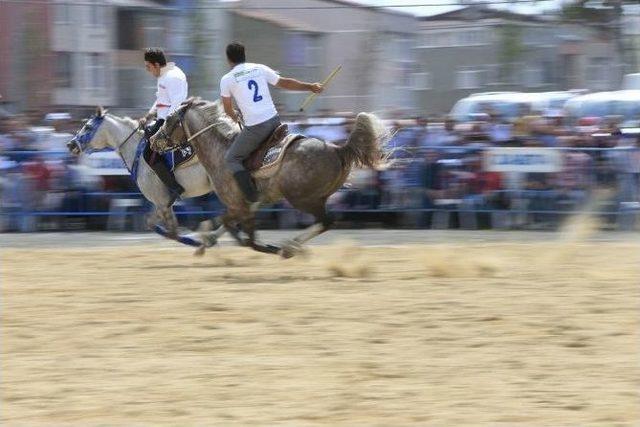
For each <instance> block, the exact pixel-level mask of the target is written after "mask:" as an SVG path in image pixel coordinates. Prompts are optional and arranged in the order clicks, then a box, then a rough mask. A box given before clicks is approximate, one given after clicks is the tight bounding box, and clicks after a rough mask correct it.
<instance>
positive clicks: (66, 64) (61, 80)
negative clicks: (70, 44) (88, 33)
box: [55, 52, 71, 88]
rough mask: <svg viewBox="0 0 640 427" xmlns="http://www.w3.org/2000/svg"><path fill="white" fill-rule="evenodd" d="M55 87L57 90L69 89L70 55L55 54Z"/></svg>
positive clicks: (65, 53)
mask: <svg viewBox="0 0 640 427" xmlns="http://www.w3.org/2000/svg"><path fill="white" fill-rule="evenodd" d="M55 77H56V81H55V86H56V87H58V88H68V87H71V53H70V52H56V63H55Z"/></svg>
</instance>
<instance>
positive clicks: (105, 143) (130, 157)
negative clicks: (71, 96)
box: [67, 107, 224, 253]
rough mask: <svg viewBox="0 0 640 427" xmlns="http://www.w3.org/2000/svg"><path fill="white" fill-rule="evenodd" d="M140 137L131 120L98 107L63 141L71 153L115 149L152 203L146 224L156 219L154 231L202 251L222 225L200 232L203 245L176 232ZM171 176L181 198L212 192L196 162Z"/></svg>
mask: <svg viewBox="0 0 640 427" xmlns="http://www.w3.org/2000/svg"><path fill="white" fill-rule="evenodd" d="M143 137H144V132H143V131H142V129H140V128H139V126H138V123H137V122H136V121H135V120H133V119H131V118H129V117H118V116H115V115H113V114H107V112H106V110H104V109H103V108H102V107H98V108H97V111H96V114H95V115H94V116H92V117H91V118H89V119H88V120H87V122H86V123H85V125H84V126H83V127H82V129H80V131H78V133H77V134H76V135H75V136H74V137H73V139H72V140H71V141H69V142H68V143H67V148H68V149H69V151H71V152H72V153H73V154H75V155H80V154H82V153H84V154H90V153H91V152H94V151H99V150H104V149H108V148H111V149H113V150H115V151H116V152H117V153H118V154H119V155H120V157H121V158H122V160H123V161H124V164H125V166H126V167H127V169H128V170H129V172H131V173H132V175H134V178H135V181H136V184H137V185H138V188H139V189H140V191H141V192H142V194H143V195H144V197H146V198H147V200H149V201H150V202H151V203H153V205H154V206H155V215H154V216H153V217H152V218H151V219H150V225H154V224H155V222H156V221H158V220H159V221H160V222H162V223H163V224H164V226H165V227H166V229H165V228H163V227H162V226H160V225H155V231H156V232H157V233H159V234H161V235H163V236H165V237H168V238H170V239H173V240H177V241H179V242H181V243H184V244H187V245H190V246H196V247H199V253H202V252H203V250H204V247H205V246H206V247H209V246H212V245H213V244H215V241H216V240H217V237H219V235H220V234H222V233H223V232H224V228H223V227H220V228H218V229H217V230H216V232H213V233H208V234H201V235H200V237H201V238H203V239H205V238H206V245H205V244H204V243H202V242H200V241H198V240H196V239H194V238H193V237H191V236H190V235H186V236H180V235H178V221H177V219H176V216H175V214H174V212H173V207H172V198H171V195H170V193H169V190H168V189H167V187H166V186H165V185H164V184H163V183H162V181H161V180H160V178H158V176H157V175H156V174H155V173H154V172H153V170H152V169H151V167H150V166H149V165H148V164H147V162H146V161H145V160H144V156H143V155H142V147H140V144H141V143H142V139H143ZM175 176H176V179H177V181H178V182H179V183H180V185H182V187H184V189H185V192H184V193H183V195H182V197H183V198H189V197H197V196H202V195H205V194H209V193H211V192H212V191H215V189H214V187H213V184H212V180H211V178H210V177H209V175H208V174H207V172H206V171H205V169H204V167H202V165H201V164H200V162H199V161H198V162H194V163H191V164H185V166H184V167H180V168H178V169H177V170H175Z"/></svg>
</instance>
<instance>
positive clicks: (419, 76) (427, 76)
mask: <svg viewBox="0 0 640 427" xmlns="http://www.w3.org/2000/svg"><path fill="white" fill-rule="evenodd" d="M412 80H413V82H412V89H413V90H430V89H431V73H427V72H422V73H413V75H412Z"/></svg>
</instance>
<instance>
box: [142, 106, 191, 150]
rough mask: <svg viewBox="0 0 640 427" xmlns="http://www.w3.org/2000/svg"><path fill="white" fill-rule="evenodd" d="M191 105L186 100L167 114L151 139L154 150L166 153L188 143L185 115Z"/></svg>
mask: <svg viewBox="0 0 640 427" xmlns="http://www.w3.org/2000/svg"><path fill="white" fill-rule="evenodd" d="M190 106H191V103H189V102H184V103H182V105H180V107H178V109H176V110H175V111H174V112H173V113H171V114H169V115H168V116H167V118H166V119H165V121H164V123H163V124H162V127H160V129H159V130H158V132H156V134H155V135H153V136H152V137H151V138H150V139H149V142H150V143H151V148H152V149H153V150H154V151H157V152H159V153H165V152H167V151H173V150H175V149H177V148H179V147H181V146H183V145H187V144H188V141H187V140H188V136H187V131H186V128H185V123H184V116H185V114H186V113H187V110H188V109H189V107H190Z"/></svg>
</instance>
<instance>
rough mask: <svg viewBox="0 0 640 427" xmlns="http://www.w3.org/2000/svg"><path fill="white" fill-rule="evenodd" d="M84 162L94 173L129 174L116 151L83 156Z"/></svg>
mask: <svg viewBox="0 0 640 427" xmlns="http://www.w3.org/2000/svg"><path fill="white" fill-rule="evenodd" d="M82 163H83V164H84V165H86V166H88V167H89V168H90V170H91V172H92V174H93V175H129V171H128V170H127V168H126V166H125V165H124V162H123V161H122V159H121V158H120V156H119V155H118V154H117V153H116V152H115V151H101V152H98V153H93V154H89V155H83V156H82Z"/></svg>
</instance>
